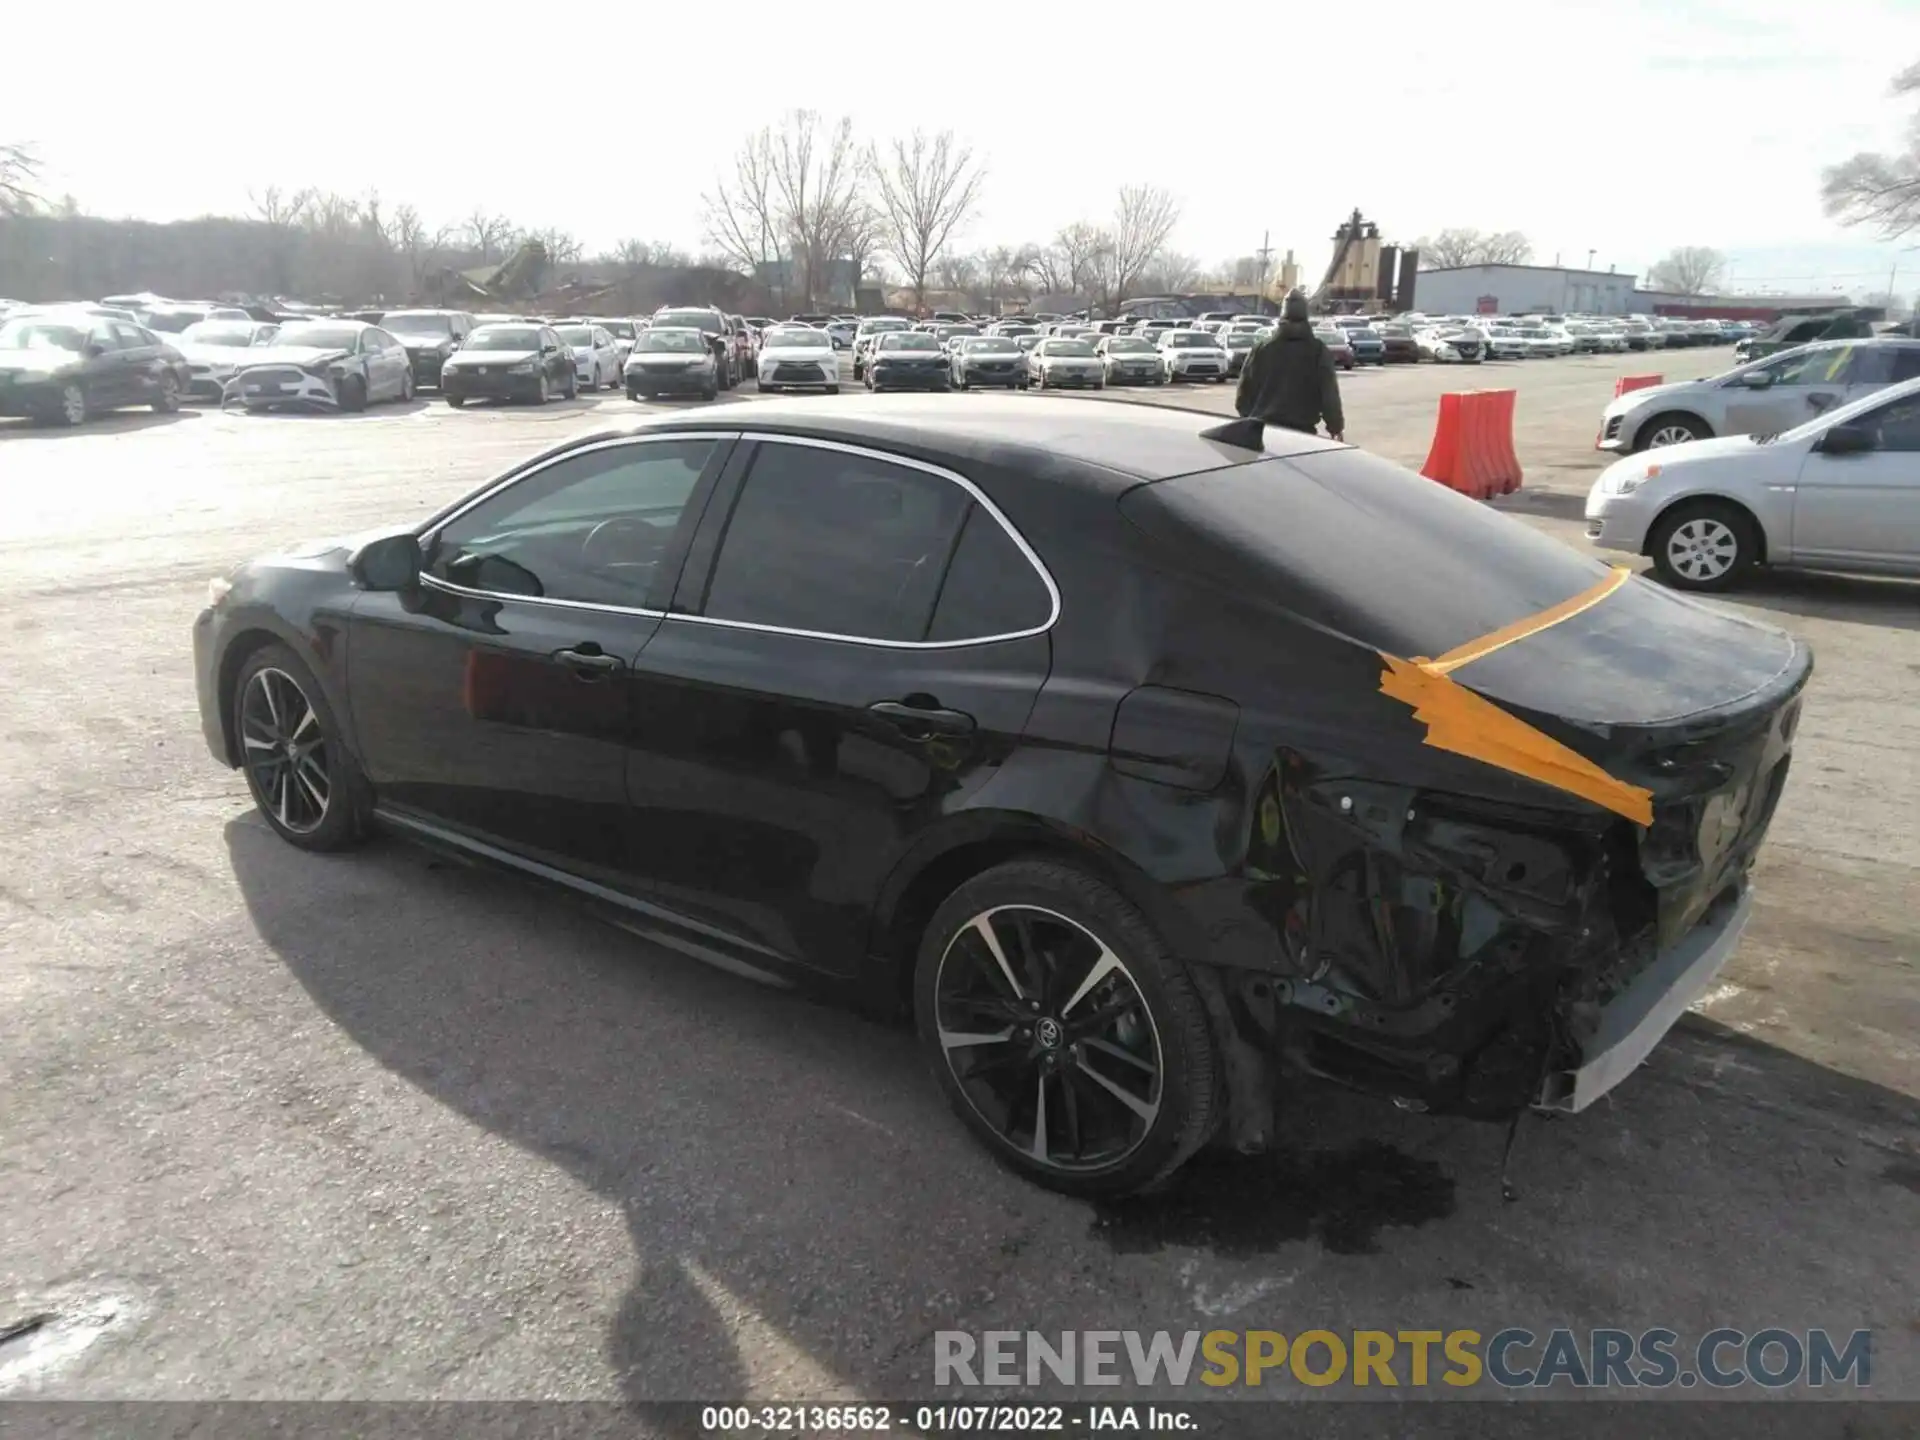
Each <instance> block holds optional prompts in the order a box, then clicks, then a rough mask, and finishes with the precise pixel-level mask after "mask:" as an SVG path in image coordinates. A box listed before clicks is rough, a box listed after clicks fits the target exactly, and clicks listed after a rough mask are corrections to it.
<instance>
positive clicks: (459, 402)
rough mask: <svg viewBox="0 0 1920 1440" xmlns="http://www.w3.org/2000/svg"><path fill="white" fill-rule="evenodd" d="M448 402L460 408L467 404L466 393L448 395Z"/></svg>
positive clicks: (457, 408)
mask: <svg viewBox="0 0 1920 1440" xmlns="http://www.w3.org/2000/svg"><path fill="white" fill-rule="evenodd" d="M446 402H447V404H449V405H451V406H452V407H453V408H454V409H456V410H459V409H461V408H462V407H464V406H465V405H466V403H467V397H466V396H464V395H449V396H447V397H446Z"/></svg>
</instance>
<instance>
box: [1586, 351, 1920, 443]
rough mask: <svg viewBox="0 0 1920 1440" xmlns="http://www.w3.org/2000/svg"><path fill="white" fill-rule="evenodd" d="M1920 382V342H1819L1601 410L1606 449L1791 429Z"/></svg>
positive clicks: (1634, 395)
mask: <svg viewBox="0 0 1920 1440" xmlns="http://www.w3.org/2000/svg"><path fill="white" fill-rule="evenodd" d="M1916 377H1920V340H1910V339H1875V340H1821V341H1817V342H1815V343H1814V344H1812V345H1802V346H1799V347H1797V348H1795V349H1792V350H1783V351H1781V352H1780V353H1779V354H1778V355H1769V356H1767V357H1766V358H1765V359H1762V360H1753V361H1749V362H1748V363H1747V364H1745V365H1737V366H1735V367H1734V368H1733V369H1731V370H1728V371H1725V372H1723V373H1721V374H1719V375H1710V376H1708V377H1707V378H1706V379H1704V380H1682V381H1678V382H1676V383H1674V384H1671V385H1650V386H1648V387H1647V388H1646V389H1644V390H1630V391H1628V392H1627V393H1626V394H1625V395H1622V396H1620V397H1619V398H1618V399H1615V400H1613V401H1611V402H1610V403H1609V404H1608V405H1607V407H1606V409H1604V410H1603V411H1601V412H1600V438H1599V439H1598V440H1597V441H1595V442H1594V443H1595V446H1596V448H1598V449H1601V450H1613V451H1619V452H1631V451H1635V450H1650V449H1653V448H1655V447H1659V446H1666V445H1681V444H1685V443H1686V442H1688V441H1690V440H1707V439H1711V438H1713V437H1714V436H1718V435H1758V434H1766V433H1769V432H1773V431H1780V430H1786V429H1789V428H1791V427H1792V426H1795V425H1798V424H1800V423H1802V422H1803V421H1806V420H1809V419H1812V418H1813V417H1814V416H1815V415H1819V414H1822V413H1823V412H1825V411H1829V410H1834V409H1837V408H1838V407H1839V406H1841V405H1844V404H1846V403H1847V402H1848V401H1851V400H1857V399H1859V398H1860V397H1861V396H1862V395H1866V394H1869V393H1871V392H1872V391H1874V390H1878V389H1881V388H1883V387H1885V386H1887V385H1892V384H1897V383H1898V382H1900V381H1902V380H1909V379H1913V378H1916Z"/></svg>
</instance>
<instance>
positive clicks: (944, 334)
mask: <svg viewBox="0 0 1920 1440" xmlns="http://www.w3.org/2000/svg"><path fill="white" fill-rule="evenodd" d="M933 333H934V334H935V335H938V336H939V337H940V338H941V339H942V340H951V339H953V337H954V336H956V335H978V334H979V333H980V327H979V326H977V325H942V326H941V327H940V328H939V329H938V330H936V331H934V332H933Z"/></svg>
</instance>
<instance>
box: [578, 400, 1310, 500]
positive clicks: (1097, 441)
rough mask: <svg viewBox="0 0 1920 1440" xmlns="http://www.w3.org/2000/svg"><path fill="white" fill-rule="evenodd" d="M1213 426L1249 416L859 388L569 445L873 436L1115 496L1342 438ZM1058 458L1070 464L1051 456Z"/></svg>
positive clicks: (663, 421)
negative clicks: (704, 434) (1225, 436)
mask: <svg viewBox="0 0 1920 1440" xmlns="http://www.w3.org/2000/svg"><path fill="white" fill-rule="evenodd" d="M1223 427H1229V428H1236V429H1241V430H1246V432H1247V435H1248V436H1250V435H1251V433H1252V432H1251V429H1250V427H1249V426H1248V422H1240V421H1229V420H1228V419H1227V417H1224V416H1222V415H1220V414H1219V413H1218V412H1216V411H1202V410H1184V409H1178V408H1175V407H1173V406H1167V405H1140V404H1133V403H1128V402H1126V401H1118V400H1102V399H1091V398H1089V399H1078V400H1068V399H1064V398H1062V399H1055V398H1052V397H1047V396H1017V397H1016V396H991V395H981V396H977V397H973V399H972V403H969V404H966V405H955V404H953V403H952V402H951V400H950V399H947V398H946V397H928V396H920V395H878V396H874V395H862V396H855V397H853V398H852V399H849V400H845V401H842V402H841V403H840V404H838V405H834V406H831V407H828V406H822V405H818V404H813V403H809V402H808V401H805V400H766V401H758V402H752V403H749V402H745V401H741V402H736V403H735V404H731V405H724V406H718V407H709V408H705V409H702V410H698V411H692V412H674V413H670V414H667V415H662V416H659V417H657V418H655V419H652V420H648V421H644V422H641V423H640V424H637V425H633V426H630V427H626V428H623V429H619V430H610V431H604V432H601V433H599V434H597V435H592V436H588V437H583V438H582V439H581V440H579V441H577V442H574V443H578V444H587V443H591V442H593V441H598V440H609V439H615V438H619V437H621V436H626V435H649V434H661V433H663V432H671V431H675V430H696V431H713V430H732V429H735V428H739V429H742V430H745V431H747V432H749V433H761V434H768V433H772V434H782V435H795V436H801V437H804V438H807V439H815V440H831V441H837V442H839V443H841V444H845V445H871V446H874V447H876V448H879V449H882V450H894V451H898V452H900V453H902V454H907V455H913V456H918V457H920V458H925V459H928V460H931V461H935V462H939V461H941V460H945V461H947V462H948V463H955V464H959V463H965V462H966V461H968V460H975V461H982V462H985V463H988V464H996V465H1010V466H1013V467H1015V468H1019V469H1025V470H1039V471H1042V472H1044V473H1045V474H1047V475H1048V477H1049V478H1052V479H1064V480H1068V481H1070V482H1077V483H1079V484H1081V485H1083V486H1086V487H1089V488H1093V489H1097V490H1101V491H1104V492H1107V493H1112V494H1116V495H1117V494H1120V493H1122V492H1124V491H1125V490H1128V489H1131V488H1132V487H1133V486H1134V485H1136V484H1139V483H1141V482H1143V481H1153V480H1166V479H1171V478H1172V477H1174V476H1176V475H1191V474H1195V473H1198V472H1200V471H1204V470H1218V469H1221V468H1222V467H1225V466H1230V465H1244V464H1249V463H1251V462H1253V461H1256V460H1262V459H1266V458H1269V457H1272V456H1275V455H1282V456H1286V455H1304V454H1311V453H1314V452H1316V451H1320V450H1334V449H1344V448H1347V447H1345V446H1343V445H1341V444H1340V443H1339V442H1337V441H1332V440H1326V439H1323V438H1321V437H1319V436H1314V435H1305V434H1301V433H1299V432H1297V431H1292V430H1284V429H1280V428H1277V427H1274V426H1267V427H1265V429H1264V431H1263V432H1262V434H1261V448H1260V449H1258V450H1255V449H1252V448H1251V447H1250V446H1248V445H1246V444H1236V443H1228V442H1227V441H1225V440H1222V439H1219V438H1210V437H1209V434H1208V432H1209V431H1219V430H1221V429H1222V428H1223ZM1242 438H1244V437H1242V436H1241V435H1239V434H1236V436H1235V439H1236V440H1238V439H1242ZM1062 460H1064V461H1067V462H1069V463H1068V465H1066V466H1061V465H1060V464H1059V463H1058V462H1060V461H1062Z"/></svg>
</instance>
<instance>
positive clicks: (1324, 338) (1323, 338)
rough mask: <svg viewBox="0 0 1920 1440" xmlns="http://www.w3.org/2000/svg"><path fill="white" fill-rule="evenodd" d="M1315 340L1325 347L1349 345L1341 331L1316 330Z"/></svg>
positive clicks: (1314, 333)
mask: <svg viewBox="0 0 1920 1440" xmlns="http://www.w3.org/2000/svg"><path fill="white" fill-rule="evenodd" d="M1313 338H1314V339H1316V340H1318V341H1320V342H1321V343H1322V344H1324V345H1344V344H1346V343H1347V337H1346V335H1345V333H1344V332H1342V331H1339V330H1316V331H1314V332H1313Z"/></svg>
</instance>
